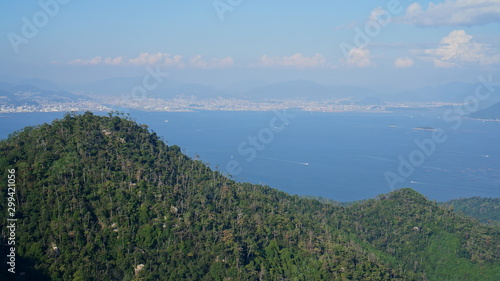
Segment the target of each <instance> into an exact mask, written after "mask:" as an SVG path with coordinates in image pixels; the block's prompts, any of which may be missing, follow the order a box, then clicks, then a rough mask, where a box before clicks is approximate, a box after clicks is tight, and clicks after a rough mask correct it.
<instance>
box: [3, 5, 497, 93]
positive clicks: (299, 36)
mask: <svg viewBox="0 0 500 281" xmlns="http://www.w3.org/2000/svg"><path fill="white" fill-rule="evenodd" d="M479 2H480V3H481V4H482V5H476V4H478V3H479ZM434 3H435V4H432V2H430V1H420V2H418V4H417V3H416V2H403V1H394V0H390V1H369V2H362V3H342V4H339V3H333V2H331V1H319V2H318V3H314V4H309V3H308V4H305V3H295V2H294V3H290V2H288V1H275V2H273V3H267V2H264V1H251V2H250V1H218V0H217V1H207V2H200V3H196V4H195V5H194V4H193V3H190V2H173V1H153V2H152V3H149V4H148V5H146V4H143V3H127V5H125V4H124V3H122V2H118V1H106V2H105V3H99V5H95V4H94V2H88V1H86V2H78V1H62V0H60V1H56V0H46V1H40V2H39V3H38V2H32V3H31V4H26V2H23V3H21V2H17V1H8V2H3V3H2V4H0V6H2V7H3V9H2V10H3V11H5V12H4V15H3V16H2V17H1V19H0V23H1V25H0V33H2V34H4V37H3V38H4V39H3V40H2V41H1V43H0V61H2V67H0V76H16V77H24V78H37V79H44V80H48V81H52V82H54V83H58V84H71V83H84V82H85V83H87V82H91V81H99V80H103V79H110V78H117V77H144V76H145V75H148V70H147V67H148V66H149V67H151V68H153V69H158V70H159V71H161V72H162V73H165V75H168V78H169V79H172V80H175V81H184V82H188V83H199V84H204V85H209V86H212V87H218V88H225V87H229V86H231V85H232V84H235V83H239V82H242V81H248V80H254V81H261V82H263V83H267V84H272V83H280V82H285V81H293V80H310V81H313V82H315V83H320V84H323V85H339V86H344V85H350V86H358V87H365V88H371V89H375V90H394V91H400V90H411V89H417V88H421V87H426V86H433V85H439V84H445V83H449V82H454V81H458V82H466V83H476V82H477V77H478V76H480V75H483V76H486V75H490V74H491V75H492V76H493V77H494V78H493V80H494V81H496V80H498V79H496V78H495V77H498V74H499V73H500V49H499V42H500V35H499V34H498V30H499V23H500V8H499V6H500V1H463V0H461V1H439V2H434ZM7 11H8V13H7ZM166 73H168V74H166Z"/></svg>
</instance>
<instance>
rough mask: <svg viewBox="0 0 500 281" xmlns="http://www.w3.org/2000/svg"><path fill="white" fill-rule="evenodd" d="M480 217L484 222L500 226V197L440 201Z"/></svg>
mask: <svg viewBox="0 0 500 281" xmlns="http://www.w3.org/2000/svg"><path fill="white" fill-rule="evenodd" d="M440 205H443V206H449V207H452V208H453V210H455V211H456V212H459V213H463V214H465V215H468V216H471V217H473V218H476V219H478V220H479V221H480V222H482V223H486V224H491V225H496V226H500V198H482V197H472V198H462V199H454V200H450V201H447V202H443V203H440Z"/></svg>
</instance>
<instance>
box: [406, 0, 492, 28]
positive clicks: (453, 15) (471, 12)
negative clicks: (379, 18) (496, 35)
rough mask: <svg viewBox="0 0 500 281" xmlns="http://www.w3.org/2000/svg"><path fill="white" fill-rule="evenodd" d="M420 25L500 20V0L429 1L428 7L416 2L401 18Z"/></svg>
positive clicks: (470, 23) (468, 24)
mask: <svg viewBox="0 0 500 281" xmlns="http://www.w3.org/2000/svg"><path fill="white" fill-rule="evenodd" d="M399 20H400V21H401V22H403V23H408V24H415V25H418V26H442V25H467V26H470V25H480V24H488V23H498V22H500V0H446V1H445V2H444V3H439V4H434V3H432V2H431V3H429V6H428V7H427V9H423V8H422V6H421V5H420V4H419V3H417V2H414V3H413V4H411V5H410V6H409V7H408V8H407V9H406V14H405V15H404V16H403V17H401V18H400V19H399Z"/></svg>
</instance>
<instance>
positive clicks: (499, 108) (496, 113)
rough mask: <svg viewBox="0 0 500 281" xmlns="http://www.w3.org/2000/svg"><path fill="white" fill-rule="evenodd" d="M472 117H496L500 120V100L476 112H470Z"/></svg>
mask: <svg viewBox="0 0 500 281" xmlns="http://www.w3.org/2000/svg"><path fill="white" fill-rule="evenodd" d="M470 117H472V118H477V119H496V120H500V102H498V103H496V104H494V105H492V106H490V107H487V108H484V109H480V110H478V111H476V112H473V113H471V114H470Z"/></svg>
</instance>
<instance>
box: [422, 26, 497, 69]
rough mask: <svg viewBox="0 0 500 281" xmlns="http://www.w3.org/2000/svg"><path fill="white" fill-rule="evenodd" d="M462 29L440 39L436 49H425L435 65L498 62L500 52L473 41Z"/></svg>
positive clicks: (448, 65) (447, 65) (446, 65)
mask: <svg viewBox="0 0 500 281" xmlns="http://www.w3.org/2000/svg"><path fill="white" fill-rule="evenodd" d="M472 38H473V37H472V36H471V35H469V34H467V33H466V32H465V31H464V30H454V31H452V32H450V34H448V35H447V36H445V37H444V38H443V39H441V42H440V45H439V47H438V48H436V49H427V50H425V53H426V54H428V55H430V56H431V57H432V59H433V61H434V66H436V67H454V66H459V65H461V64H464V63H479V64H482V65H487V64H495V63H500V53H499V51H498V49H494V48H492V47H490V46H488V45H486V44H481V43H477V42H474V41H473V40H472Z"/></svg>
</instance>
